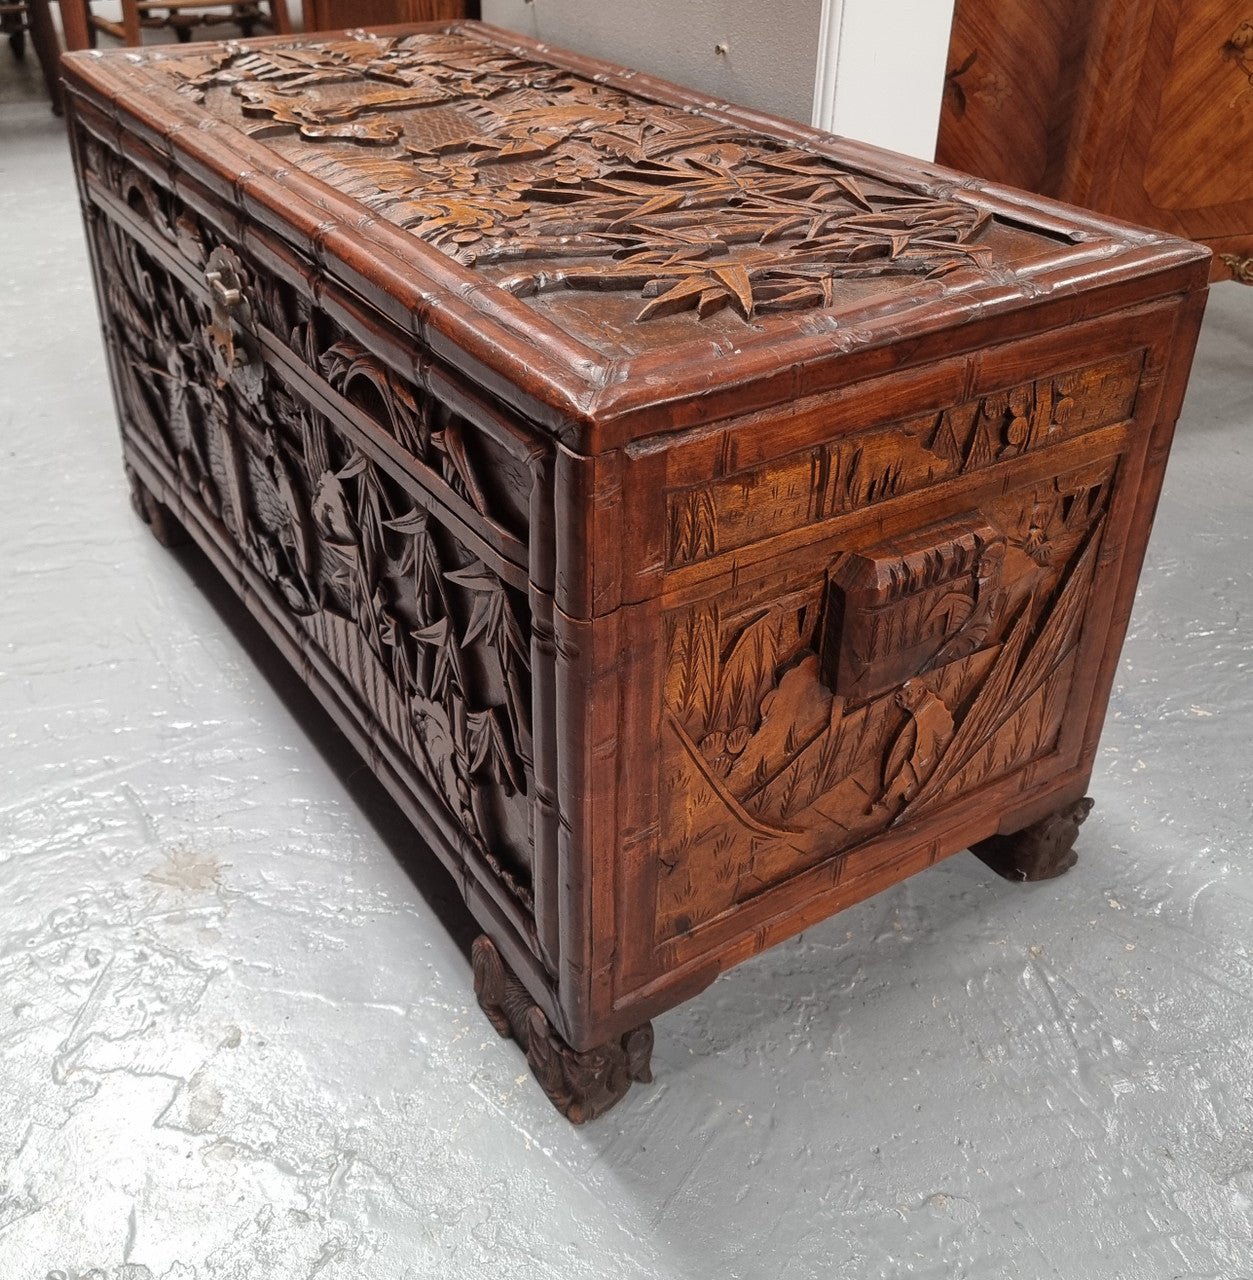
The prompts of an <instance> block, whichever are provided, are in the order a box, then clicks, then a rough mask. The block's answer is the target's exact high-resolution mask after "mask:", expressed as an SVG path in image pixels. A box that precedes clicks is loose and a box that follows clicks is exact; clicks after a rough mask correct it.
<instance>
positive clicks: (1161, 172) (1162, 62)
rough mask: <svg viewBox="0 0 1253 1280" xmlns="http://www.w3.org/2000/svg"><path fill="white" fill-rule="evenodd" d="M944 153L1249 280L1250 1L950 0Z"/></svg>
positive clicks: (1252, 228) (1252, 256)
mask: <svg viewBox="0 0 1253 1280" xmlns="http://www.w3.org/2000/svg"><path fill="white" fill-rule="evenodd" d="M937 155H938V156H939V158H940V160H941V161H942V162H943V163H945V164H951V165H954V166H955V167H958V168H962V169H969V170H971V171H972V172H975V173H979V174H982V175H984V176H985V177H988V178H991V179H993V180H995V181H998V182H1004V183H1007V184H1009V185H1012V186H1017V187H1025V188H1026V189H1028V190H1030V191H1038V192H1040V193H1041V194H1043V195H1048V196H1055V197H1056V198H1058V199H1060V200H1067V201H1071V202H1073V203H1075V204H1082V205H1086V206H1088V207H1089V208H1093V209H1099V210H1101V211H1103V212H1105V213H1110V214H1114V215H1116V216H1118V217H1121V218H1127V219H1128V220H1130V221H1133V222H1140V223H1143V224H1145V225H1148V226H1154V227H1161V228H1162V229H1163V230H1164V231H1169V232H1172V233H1173V234H1176V235H1184V236H1188V237H1190V238H1192V239H1195V240H1200V241H1203V242H1204V243H1206V244H1209V245H1211V246H1212V247H1213V248H1214V250H1215V258H1214V262H1213V274H1214V276H1215V278H1218V277H1227V276H1232V277H1234V278H1236V279H1240V280H1246V281H1247V280H1250V279H1253V163H1250V159H1249V157H1250V156H1251V155H1253V4H1250V3H1247V2H1245V3H1240V2H1239V0H1237V2H1235V3H1233V0H1031V2H1030V3H1028V2H1027V0H1010V3H1005V0H957V5H956V9H955V12H954V19H953V32H952V38H951V42H950V47H949V74H948V79H947V83H946V93H945V101H944V109H943V112H942V114H941V120H940V135H939V145H938V150H937Z"/></svg>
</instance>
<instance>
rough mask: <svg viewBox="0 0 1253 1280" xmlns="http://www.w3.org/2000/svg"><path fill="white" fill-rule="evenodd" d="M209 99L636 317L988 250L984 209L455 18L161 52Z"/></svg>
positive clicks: (371, 192)
mask: <svg viewBox="0 0 1253 1280" xmlns="http://www.w3.org/2000/svg"><path fill="white" fill-rule="evenodd" d="M154 67H155V68H156V69H157V70H159V72H160V73H161V74H162V75H163V76H165V77H167V78H168V79H170V80H172V81H173V82H174V83H175V84H176V85H178V86H179V88H180V89H181V91H182V92H184V93H186V94H188V95H190V96H192V97H193V98H194V99H195V100H196V101H197V102H200V103H202V104H203V105H204V106H205V107H206V108H207V109H208V110H209V111H211V112H213V113H214V114H216V115H219V116H220V117H222V118H223V119H226V120H229V121H231V122H232V123H238V124H239V125H240V127H241V128H242V129H243V130H244V131H245V132H247V133H249V134H250V135H251V136H252V137H254V138H260V139H263V140H264V141H265V143H266V145H267V146H268V147H269V148H271V149H272V150H273V151H275V152H276V153H278V154H279V155H281V156H283V157H284V158H286V159H288V160H289V161H291V162H292V163H294V164H296V165H299V166H300V167H301V168H302V169H304V170H306V171H307V172H308V173H310V174H312V175H313V176H315V177H317V178H320V179H322V180H323V181H325V182H327V183H329V184H330V185H331V186H333V187H336V188H338V189H339V190H341V191H343V192H345V193H346V194H348V195H351V196H353V197H355V198H356V199H358V200H360V201H361V202H362V204H364V205H366V206H368V207H369V208H371V209H373V210H374V211H375V212H376V213H378V214H380V215H381V216H383V217H384V218H386V219H388V220H389V221H390V222H393V223H395V224H397V225H399V226H401V227H404V228H406V229H407V230H409V231H411V232H413V234H414V235H417V236H419V237H421V238H422V239H423V240H425V241H427V242H428V243H430V244H432V245H435V246H436V247H438V248H439V249H441V250H442V251H443V252H445V253H446V254H448V255H449V256H450V257H453V258H455V259H457V261H459V262H461V263H463V264H464V265H466V266H469V267H473V268H475V269H477V270H479V271H483V272H485V273H487V274H489V275H490V277H491V278H492V280H493V282H494V283H495V284H497V285H499V286H500V287H502V288H504V289H507V290H508V291H510V292H511V293H513V294H515V295H517V296H522V297H526V296H532V295H536V294H546V293H550V292H554V291H565V290H572V289H583V290H597V291H615V292H624V293H630V294H634V295H635V296H636V297H637V298H638V300H639V302H640V304H641V305H639V306H638V307H637V309H636V311H635V319H636V320H637V321H647V320H650V319H652V318H654V317H658V316H662V315H668V314H674V313H678V312H692V313H694V315H695V316H696V317H698V318H700V319H704V318H706V317H708V316H710V315H712V314H714V313H715V312H718V311H721V310H723V309H728V310H729V312H731V313H733V314H736V315H739V316H740V317H741V318H742V319H743V320H745V321H747V320H749V319H751V318H753V317H754V316H757V315H760V314H764V313H769V312H779V311H792V310H801V309H807V308H814V307H824V306H830V305H832V303H833V301H834V300H835V298H836V293H837V286H838V285H839V283H840V282H841V281H847V280H855V279H865V278H869V277H883V276H926V277H934V276H941V275H945V274H947V273H949V272H952V271H955V270H957V269H959V268H961V267H965V266H969V265H971V264H972V263H973V264H978V265H989V264H990V263H991V262H992V260H993V259H992V255H991V254H990V252H989V249H988V248H987V246H986V245H985V244H984V243H983V242H984V239H985V234H984V233H985V232H986V231H987V230H988V228H989V224H990V221H991V219H990V216H989V215H986V214H984V213H982V212H981V211H980V210H979V209H977V208H975V207H973V206H972V205H970V204H967V203H962V202H960V201H951V200H944V199H938V198H936V197H934V196H930V195H925V194H922V193H920V192H917V191H912V190H909V189H907V188H905V187H902V186H899V185H893V184H890V183H887V182H883V181H880V180H877V179H874V178H871V177H868V176H865V175H861V174H857V173H854V172H852V171H850V170H848V169H845V168H843V167H841V166H840V165H839V164H837V163H836V162H835V161H833V160H831V159H829V158H826V157H824V156H821V155H818V154H816V153H814V152H811V151H807V150H804V149H802V148H799V147H795V146H790V145H787V144H785V143H783V142H780V141H777V140H772V139H769V138H766V137H764V136H756V135H753V134H750V133H746V132H745V131H744V130H743V129H742V128H737V127H734V126H731V125H728V124H724V123H721V122H719V121H716V120H714V119H712V118H708V117H704V116H701V115H698V114H695V113H693V112H690V111H684V110H681V109H677V108H674V107H668V106H664V105H661V104H658V103H655V102H649V101H646V100H644V99H641V98H638V97H635V96H633V95H631V94H628V93H624V92H622V91H620V90H618V89H615V88H613V87H611V86H609V85H606V84H601V83H596V82H594V81H593V80H590V79H588V78H586V77H584V76H579V75H576V74H574V73H573V72H568V71H564V70H562V69H560V68H557V67H553V66H551V65H548V64H545V63H541V62H537V61H532V60H530V59H528V58H525V57H521V56H518V55H516V54H515V53H513V52H511V51H510V50H508V49H506V48H503V47H501V46H498V45H494V44H490V43H487V42H485V41H484V40H482V39H476V38H473V37H471V36H468V35H461V34H455V33H450V34H439V33H427V34H421V35H412V36H407V37H392V38H386V37H366V36H364V35H362V36H360V37H359V38H356V39H351V38H348V39H344V40H339V41H329V42H326V43H318V44H307V43H292V44H288V45H275V44H273V43H266V44H265V45H259V46H256V47H255V48H253V47H249V46H248V45H244V44H231V45H227V46H225V47H224V48H223V50H222V52H220V53H217V54H210V55H206V54H198V55H186V56H181V57H171V58H166V59H164V60H162V61H160V62H158V63H155V64H154Z"/></svg>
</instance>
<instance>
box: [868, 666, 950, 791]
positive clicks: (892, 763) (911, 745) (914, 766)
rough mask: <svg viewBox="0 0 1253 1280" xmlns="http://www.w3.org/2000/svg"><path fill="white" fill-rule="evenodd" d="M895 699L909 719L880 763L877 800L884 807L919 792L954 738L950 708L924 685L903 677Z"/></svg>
mask: <svg viewBox="0 0 1253 1280" xmlns="http://www.w3.org/2000/svg"><path fill="white" fill-rule="evenodd" d="M895 702H896V705H897V706H898V707H900V708H901V710H902V711H906V712H908V713H909V720H908V721H907V722H906V724H905V726H904V727H903V728H902V729H901V731H900V733H898V734H897V735H896V738H895V740H894V741H893V743H892V748H891V750H890V751H889V752H888V756H887V761H886V762H885V764H884V766H883V794H882V796H881V797H880V798H879V800H878V802H877V803H878V804H879V805H881V806H882V807H884V808H887V809H895V808H897V807H899V806H900V805H903V804H907V803H908V802H909V801H910V800H912V799H913V798H914V796H916V795H917V794H918V791H919V789H920V788H921V787H922V784H923V783H924V782H926V780H927V779H928V778H929V777H930V776H931V773H932V771H933V770H934V769H935V766H936V765H937V764H938V763H939V760H940V757H941V756H942V755H943V754H944V749H945V747H947V746H948V744H949V743H950V742H952V740H953V714H952V712H951V711H950V710H949V709H948V707H947V706H946V705H945V703H944V701H943V699H941V698H937V697H936V695H935V694H934V693H932V692H931V690H930V689H928V688H927V687H926V686H925V685H923V684H920V683H919V682H918V681H917V680H906V681H905V683H904V684H903V685H902V686H901V687H900V689H899V691H898V692H897V694H896V698H895Z"/></svg>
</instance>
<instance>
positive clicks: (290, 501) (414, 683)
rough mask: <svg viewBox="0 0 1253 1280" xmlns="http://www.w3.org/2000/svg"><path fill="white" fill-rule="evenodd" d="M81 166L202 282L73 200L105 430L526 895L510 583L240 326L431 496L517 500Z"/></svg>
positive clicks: (239, 271)
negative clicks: (134, 454)
mask: <svg viewBox="0 0 1253 1280" xmlns="http://www.w3.org/2000/svg"><path fill="white" fill-rule="evenodd" d="M93 146H94V144H93ZM92 158H93V160H94V164H95V167H94V168H93V172H96V173H97V174H99V173H102V172H103V173H105V174H107V175H108V176H109V178H110V186H111V189H112V190H114V191H115V192H117V193H120V195H121V197H122V198H123V199H124V200H125V202H126V203H127V204H128V205H129V206H130V207H131V208H132V210H134V211H136V212H138V213H140V214H141V215H142V216H144V217H145V218H146V219H147V220H148V221H149V223H150V224H152V225H157V226H159V227H160V228H162V229H163V231H164V233H165V236H166V238H167V239H168V240H169V241H170V242H171V244H173V245H175V246H177V247H178V249H179V252H180V253H181V254H182V256H183V257H184V258H185V259H186V260H187V261H188V262H189V263H191V264H195V265H196V266H200V267H203V269H204V271H205V280H206V287H205V289H204V292H203V294H202V293H201V292H199V291H198V290H196V289H194V288H189V286H188V284H187V283H186V281H185V279H184V278H183V277H182V275H181V273H179V272H176V271H173V270H171V269H169V268H168V267H167V266H166V265H165V264H164V263H163V262H162V261H161V260H160V259H159V256H158V255H156V254H154V253H151V252H149V251H148V250H147V249H146V248H144V247H143V246H141V245H140V243H138V242H137V241H136V240H135V239H134V238H132V237H131V236H130V235H129V234H128V233H127V232H126V231H124V230H123V229H122V228H121V227H119V225H118V224H117V223H116V222H114V221H112V220H111V219H110V218H108V217H106V216H104V215H103V214H101V213H100V212H99V211H98V210H92V211H91V214H90V216H89V234H90V236H91V240H92V246H93V252H94V255H95V257H96V260H97V263H98V267H99V272H100V278H101V282H102V288H103V293H104V307H105V311H106V314H107V324H108V332H109V338H110V342H111V344H112V347H113V356H114V359H113V365H114V373H115V377H116V378H117V380H118V389H119V393H120V399H121V400H122V402H123V404H124V406H125V422H124V431H125V432H127V433H129V434H133V435H134V436H135V437H136V438H137V440H138V441H139V442H140V443H141V445H142V447H143V449H144V451H145V452H146V454H147V455H148V456H150V457H152V458H154V459H155V461H156V463H157V464H158V465H159V466H160V468H161V469H162V470H163V471H164V472H165V473H166V476H167V479H168V480H169V481H170V482H171V483H174V484H176V485H177V486H178V488H179V489H180V491H181V493H182V495H183V497H184V500H185V501H186V502H187V503H188V504H189V505H190V506H191V507H192V509H193V510H195V511H196V512H197V514H198V517H199V519H200V520H201V521H202V522H203V523H204V524H205V525H206V526H208V527H210V528H213V529H216V530H218V531H219V532H220V533H221V534H222V535H223V536H224V537H226V538H228V539H229V541H230V542H231V543H233V545H234V548H235V552H236V553H237V554H238V555H239V556H240V557H241V558H243V559H244V560H246V561H247V562H248V563H250V564H251V566H252V567H253V568H254V569H255V570H256V571H257V572H258V573H260V574H261V575H262V576H263V577H264V579H265V580H266V581H267V582H268V583H269V584H270V586H271V588H272V591H273V596H274V601H275V603H276V606H277V607H278V608H279V609H280V611H282V612H284V613H286V614H288V615H289V616H292V617H294V618H295V619H296V621H297V624H298V625H299V627H300V628H302V629H303V631H304V633H305V635H306V636H307V638H308V641H309V643H310V644H311V645H315V646H316V647H317V648H318V649H320V650H321V652H322V654H323V655H325V657H326V658H327V659H328V660H329V661H330V663H331V664H332V665H333V666H334V667H335V668H336V670H337V671H338V672H339V673H340V674H341V675H342V678H343V680H344V681H345V683H346V684H347V685H348V686H349V687H350V688H351V689H353V690H354V691H355V692H356V694H357V695H358V698H359V700H360V702H361V703H362V704H363V705H364V706H365V707H366V708H367V709H368V714H369V716H370V717H371V718H372V720H373V722H374V725H373V727H374V729H375V731H376V732H378V733H384V734H386V735H388V737H390V739H391V740H392V742H393V743H394V744H395V745H396V746H397V747H398V748H399V749H400V751H401V753H402V754H403V755H404V756H405V757H407V758H408V759H410V760H411V761H412V762H413V763H414V765H415V767H416V769H417V771H418V773H419V774H420V775H421V776H422V777H423V778H424V779H425V781H426V782H427V783H428V784H429V787H430V790H431V792H432V793H433V794H434V795H435V796H437V797H439V802H440V803H441V804H442V805H443V806H444V808H445V809H446V811H447V815H448V816H449V818H451V820H452V821H453V823H454V824H455V825H456V826H458V827H459V828H460V829H461V831H462V832H463V833H464V836H465V839H466V840H467V841H468V842H470V844H472V845H473V846H474V847H475V849H476V850H477V851H478V853H479V855H480V859H481V861H483V862H486V863H487V864H488V865H490V866H491V867H492V868H493V869H494V870H495V872H496V873H497V875H498V876H499V878H500V880H501V882H502V883H503V884H504V885H505V886H506V888H507V889H508V890H509V891H510V892H511V893H512V894H513V896H514V897H515V898H516V900H517V901H518V902H519V903H520V904H521V905H522V906H523V907H524V908H527V909H530V906H531V901H532V891H531V883H530V876H531V825H530V824H531V810H530V804H529V801H528V796H529V794H530V793H531V792H532V791H533V789H534V788H533V781H532V779H533V772H532V737H531V672H530V615H529V608H528V604H527V599H526V595H525V592H524V591H523V590H520V589H518V588H517V587H515V586H513V585H511V584H510V582H509V581H506V579H505V578H502V576H501V575H500V574H499V573H498V572H496V571H494V570H493V569H492V568H490V567H489V566H488V564H487V563H485V561H484V559H483V556H482V554H480V551H482V548H476V547H475V546H472V545H469V544H468V543H467V542H466V541H465V540H464V536H459V535H457V534H455V533H454V532H453V527H452V524H451V523H450V521H449V520H448V519H447V518H446V517H445V516H444V515H443V513H442V512H441V510H440V508H439V507H438V505H437V504H435V503H434V502H432V500H431V497H430V496H429V493H426V492H424V491H423V490H422V489H420V488H418V487H417V486H416V485H414V486H412V488H409V487H406V486H405V485H402V484H400V483H399V482H398V481H397V480H396V479H395V478H394V477H393V476H391V475H389V474H388V473H386V472H384V471H383V470H382V469H381V468H380V467H379V466H378V465H376V464H375V463H374V462H373V461H372V460H371V459H370V458H369V457H367V456H366V454H365V453H363V452H362V451H361V450H360V449H359V448H358V447H357V446H356V445H355V444H354V443H353V439H352V437H351V435H350V434H348V433H346V432H345V431H344V430H343V429H341V428H340V427H339V426H338V425H337V424H336V422H334V421H333V420H332V419H331V418H330V417H328V416H327V415H326V414H324V413H323V412H320V411H319V410H318V409H316V408H315V407H313V405H312V404H311V403H310V401H309V400H308V399H306V398H305V396H304V394H303V392H302V390H301V388H300V386H299V384H298V382H296V381H292V380H288V379H287V378H285V377H280V376H277V375H276V374H275V372H274V370H273V369H272V368H271V367H270V366H268V365H267V364H266V363H265V362H264V361H263V359H262V357H261V353H260V345H259V343H258V342H257V340H256V337H255V327H256V325H257V323H258V321H260V323H262V324H264V325H266V326H268V327H273V328H275V330H276V332H278V333H280V334H282V335H283V336H284V337H285V338H287V339H288V340H290V341H291V342H292V343H293V344H294V346H298V347H300V348H301V350H302V355H303V356H304V358H305V359H306V360H307V362H308V364H309V365H310V366H311V367H312V368H313V369H314V370H316V371H319V372H321V373H322V374H323V375H324V377H325V379H326V381H327V383H328V384H329V385H330V386H332V387H334V388H336V389H338V390H340V391H341V392H342V393H343V394H344V395H345V396H346V398H349V399H350V400H352V401H353V402H354V403H356V404H359V405H362V406H363V407H364V408H366V409H367V410H368V411H369V414H370V415H372V416H376V417H377V418H379V419H380V420H381V422H382V424H384V425H386V427H387V429H388V430H389V431H390V432H391V433H392V434H393V435H394V436H395V437H396V438H397V439H398V440H399V441H400V442H401V443H402V444H404V445H405V447H406V448H407V449H409V450H411V451H412V454H413V456H414V458H415V459H417V460H418V461H419V462H423V463H424V464H425V465H426V466H428V467H430V468H431V469H432V471H433V472H434V473H435V474H437V475H438V476H439V477H440V478H441V479H442V482H443V483H444V484H445V485H446V486H447V488H448V490H449V491H451V492H455V493H456V494H457V495H458V496H459V497H460V498H461V499H462V500H463V501H464V502H465V503H466V504H468V505H469V506H470V507H472V508H473V509H474V510H476V511H481V512H484V513H485V514H487V513H490V516H491V519H492V520H493V521H494V522H496V523H497V524H500V525H502V526H503V525H505V524H506V523H513V524H515V525H516V523H517V517H518V514H519V513H518V512H517V511H511V510H509V509H508V508H506V509H505V510H503V511H502V510H501V509H500V508H499V507H497V506H494V505H493V490H492V489H491V488H489V487H488V486H486V485H484V484H480V483H479V481H478V478H477V471H476V465H475V460H474V455H475V451H476V450H477V449H480V448H482V447H485V446H484V444H483V441H482V440H480V439H478V438H476V437H475V435H474V431H473V428H472V427H471V426H470V424H468V423H466V422H464V421H463V420H461V419H459V418H458V417H457V416H456V415H455V414H453V413H451V412H450V411H449V410H448V408H447V406H445V405H442V404H440V403H439V402H438V401H436V400H434V399H433V398H432V397H430V396H427V395H425V394H423V393H422V392H420V391H418V390H416V389H414V388H410V387H407V386H405V385H404V384H402V383H400V382H399V381H398V380H396V379H395V378H394V376H393V375H391V374H390V373H389V372H387V371H386V370H385V369H384V367H383V366H382V365H381V364H380V363H379V362H377V361H376V360H374V359H373V357H371V356H370V355H368V353H366V352H365V351H363V350H361V349H360V348H358V347H356V346H354V345H353V344H352V343H351V342H350V341H349V340H348V338H347V337H346V335H344V334H343V333H342V331H337V330H335V329H334V327H333V326H331V325H329V323H327V321H326V319H325V317H324V316H321V315H319V314H315V313H312V312H311V311H310V310H309V309H308V308H307V307H306V308H305V309H304V313H303V317H302V318H300V319H299V320H298V321H297V322H296V323H294V324H291V325H288V326H286V328H280V327H278V326H279V322H280V320H281V319H282V316H281V315H280V312H279V309H278V308H279V303H278V301H277V298H278V292H279V291H278V290H277V287H276V286H274V285H266V284H265V282H263V281H261V280H259V279H258V278H257V275H256V274H255V273H254V272H253V271H252V270H251V269H250V268H249V266H248V264H247V263H246V262H244V261H241V260H240V258H239V257H237V256H236V255H235V254H234V253H232V252H231V251H230V250H228V249H225V248H222V247H217V248H214V249H212V250H210V248H209V244H210V242H211V237H210V236H209V234H208V233H207V231H206V229H205V228H204V227H203V226H202V225H201V224H200V223H199V222H198V221H197V220H196V219H195V217H194V216H193V215H192V214H190V213H189V212H187V211H186V210H185V209H182V208H181V207H180V206H178V205H177V203H176V202H174V201H173V198H172V197H171V196H170V195H169V193H167V192H161V191H158V190H156V189H155V188H153V187H152V184H151V183H149V182H148V181H147V180H146V179H144V178H143V177H142V176H141V175H138V174H136V173H135V172H134V171H133V170H129V169H128V168H127V167H126V166H124V165H123V164H122V163H121V162H120V161H119V160H117V158H116V157H113V156H112V155H111V154H110V153H107V152H104V151H103V150H102V149H101V148H99V147H95V149H94V155H93V157H92ZM288 318H289V319H290V317H288ZM523 515H524V512H523ZM523 581H525V579H524V578H523Z"/></svg>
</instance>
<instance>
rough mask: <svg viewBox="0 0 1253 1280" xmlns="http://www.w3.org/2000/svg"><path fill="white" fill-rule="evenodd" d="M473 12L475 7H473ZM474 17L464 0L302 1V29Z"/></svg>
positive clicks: (328, 29) (475, 15) (329, 28)
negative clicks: (303, 15)
mask: <svg viewBox="0 0 1253 1280" xmlns="http://www.w3.org/2000/svg"><path fill="white" fill-rule="evenodd" d="M474 7H475V8H476V9H477V7H478V6H477V4H476V5H475V6H474ZM466 17H477V14H475V13H468V12H467V5H466V2H465V0H306V3H305V30H306V31H332V30H334V29H335V28H336V27H369V26H382V25H383V24H384V23H390V22H438V21H441V20H442V19H444V18H466Z"/></svg>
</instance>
